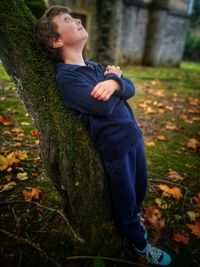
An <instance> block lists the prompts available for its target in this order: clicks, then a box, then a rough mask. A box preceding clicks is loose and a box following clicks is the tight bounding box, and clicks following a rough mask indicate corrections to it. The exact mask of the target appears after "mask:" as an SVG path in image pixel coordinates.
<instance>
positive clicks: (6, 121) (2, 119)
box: [0, 115, 12, 126]
mask: <svg viewBox="0 0 200 267" xmlns="http://www.w3.org/2000/svg"><path fill="white" fill-rule="evenodd" d="M0 123H2V124H3V125H5V126H9V125H12V121H11V120H10V119H8V118H7V117H5V116H3V115H0Z"/></svg>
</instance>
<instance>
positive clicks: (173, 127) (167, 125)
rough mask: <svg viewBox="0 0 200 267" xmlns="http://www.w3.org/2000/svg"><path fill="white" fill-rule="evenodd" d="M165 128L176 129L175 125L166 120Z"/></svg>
mask: <svg viewBox="0 0 200 267" xmlns="http://www.w3.org/2000/svg"><path fill="white" fill-rule="evenodd" d="M165 128H166V129H167V130H176V129H178V128H177V126H176V125H174V124H173V123H171V122H167V123H166V125H165Z"/></svg>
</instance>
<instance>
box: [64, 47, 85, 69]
mask: <svg viewBox="0 0 200 267" xmlns="http://www.w3.org/2000/svg"><path fill="white" fill-rule="evenodd" d="M63 62H64V63H65V64H77V65H81V66H86V64H85V61H84V59H83V54H82V49H81V50H79V51H77V50H76V49H73V48H70V49H69V48H67V49H66V50H64V51H63Z"/></svg>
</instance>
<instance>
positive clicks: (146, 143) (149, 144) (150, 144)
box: [145, 141, 155, 147]
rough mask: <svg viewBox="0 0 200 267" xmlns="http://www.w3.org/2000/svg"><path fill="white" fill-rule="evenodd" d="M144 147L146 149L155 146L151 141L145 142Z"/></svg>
mask: <svg viewBox="0 0 200 267" xmlns="http://www.w3.org/2000/svg"><path fill="white" fill-rule="evenodd" d="M145 145H146V146H148V147H152V146H155V143H154V142H153V141H145Z"/></svg>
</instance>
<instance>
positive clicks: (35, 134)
mask: <svg viewBox="0 0 200 267" xmlns="http://www.w3.org/2000/svg"><path fill="white" fill-rule="evenodd" d="M30 134H31V136H34V137H37V136H38V135H39V133H38V131H37V130H32V131H31V132H30Z"/></svg>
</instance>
